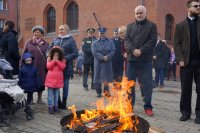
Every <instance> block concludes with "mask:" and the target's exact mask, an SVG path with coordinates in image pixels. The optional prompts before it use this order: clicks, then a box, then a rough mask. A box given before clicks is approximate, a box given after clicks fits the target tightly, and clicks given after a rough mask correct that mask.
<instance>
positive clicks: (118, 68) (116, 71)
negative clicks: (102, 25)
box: [112, 38, 124, 78]
mask: <svg viewBox="0 0 200 133" xmlns="http://www.w3.org/2000/svg"><path fill="white" fill-rule="evenodd" d="M112 40H113V42H114V45H115V54H114V56H113V58H112V65H113V75H114V78H115V77H119V76H120V77H121V76H122V75H123V70H124V57H123V46H122V45H123V44H122V41H121V40H120V38H118V39H117V40H115V39H114V38H113V39H112Z"/></svg>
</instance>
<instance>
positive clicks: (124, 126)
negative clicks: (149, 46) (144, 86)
mask: <svg viewBox="0 0 200 133" xmlns="http://www.w3.org/2000/svg"><path fill="white" fill-rule="evenodd" d="M134 85H135V82H134V81H128V79H127V78H126V77H123V80H122V82H121V83H119V82H115V83H114V86H112V85H110V88H111V92H112V96H111V97H107V98H106V100H105V99H104V98H101V99H100V100H98V101H97V102H96V107H97V109H96V110H85V113H84V114H81V117H80V120H79V119H78V118H77V115H76V108H75V106H72V107H70V109H71V110H72V113H73V114H74V119H73V121H72V122H71V124H70V127H71V128H72V127H74V125H73V124H80V123H81V122H90V121H91V120H93V119H98V117H103V116H106V118H105V119H111V118H118V117H119V123H120V124H121V125H120V126H119V127H118V128H117V130H116V132H118V131H122V130H134V131H135V132H137V128H136V125H137V124H138V123H139V121H138V119H137V117H136V118H135V119H133V118H132V117H133V115H134V111H133V107H132V105H131V99H130V98H129V95H128V94H129V93H131V87H132V86H134ZM101 119H104V118H101ZM80 125H82V123H81V124H80ZM96 125H98V124H96Z"/></svg>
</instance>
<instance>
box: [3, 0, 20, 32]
mask: <svg viewBox="0 0 200 133" xmlns="http://www.w3.org/2000/svg"><path fill="white" fill-rule="evenodd" d="M17 1H18V0H0V28H3V25H4V22H5V20H6V19H10V20H13V21H14V22H15V29H16V30H17V31H18V17H17V14H18V10H17V9H18V2H17Z"/></svg>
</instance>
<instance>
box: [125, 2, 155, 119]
mask: <svg viewBox="0 0 200 133" xmlns="http://www.w3.org/2000/svg"><path fill="white" fill-rule="evenodd" d="M146 14H147V11H146V8H145V7H144V6H142V5H140V6H137V7H136V8H135V21H134V22H132V23H131V24H129V25H128V26H127V31H126V37H125V46H126V50H127V55H128V68H127V76H128V79H129V80H134V81H136V77H138V75H137V74H138V73H139V77H140V79H141V85H142V88H143V89H142V96H143V100H144V102H145V104H144V110H145V113H146V114H147V115H148V116H153V110H152V109H153V107H152V104H151V100H152V56H153V48H154V46H155V44H156V41H157V28H156V24H155V23H153V22H151V21H149V20H147V17H146ZM131 89H132V90H131V93H130V97H131V98H132V104H133V106H134V105H135V86H133V87H132V88H131Z"/></svg>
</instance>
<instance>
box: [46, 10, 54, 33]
mask: <svg viewBox="0 0 200 133" xmlns="http://www.w3.org/2000/svg"><path fill="white" fill-rule="evenodd" d="M46 16H47V33H51V32H55V29H56V10H55V8H53V7H49V9H48V10H47V14H46Z"/></svg>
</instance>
